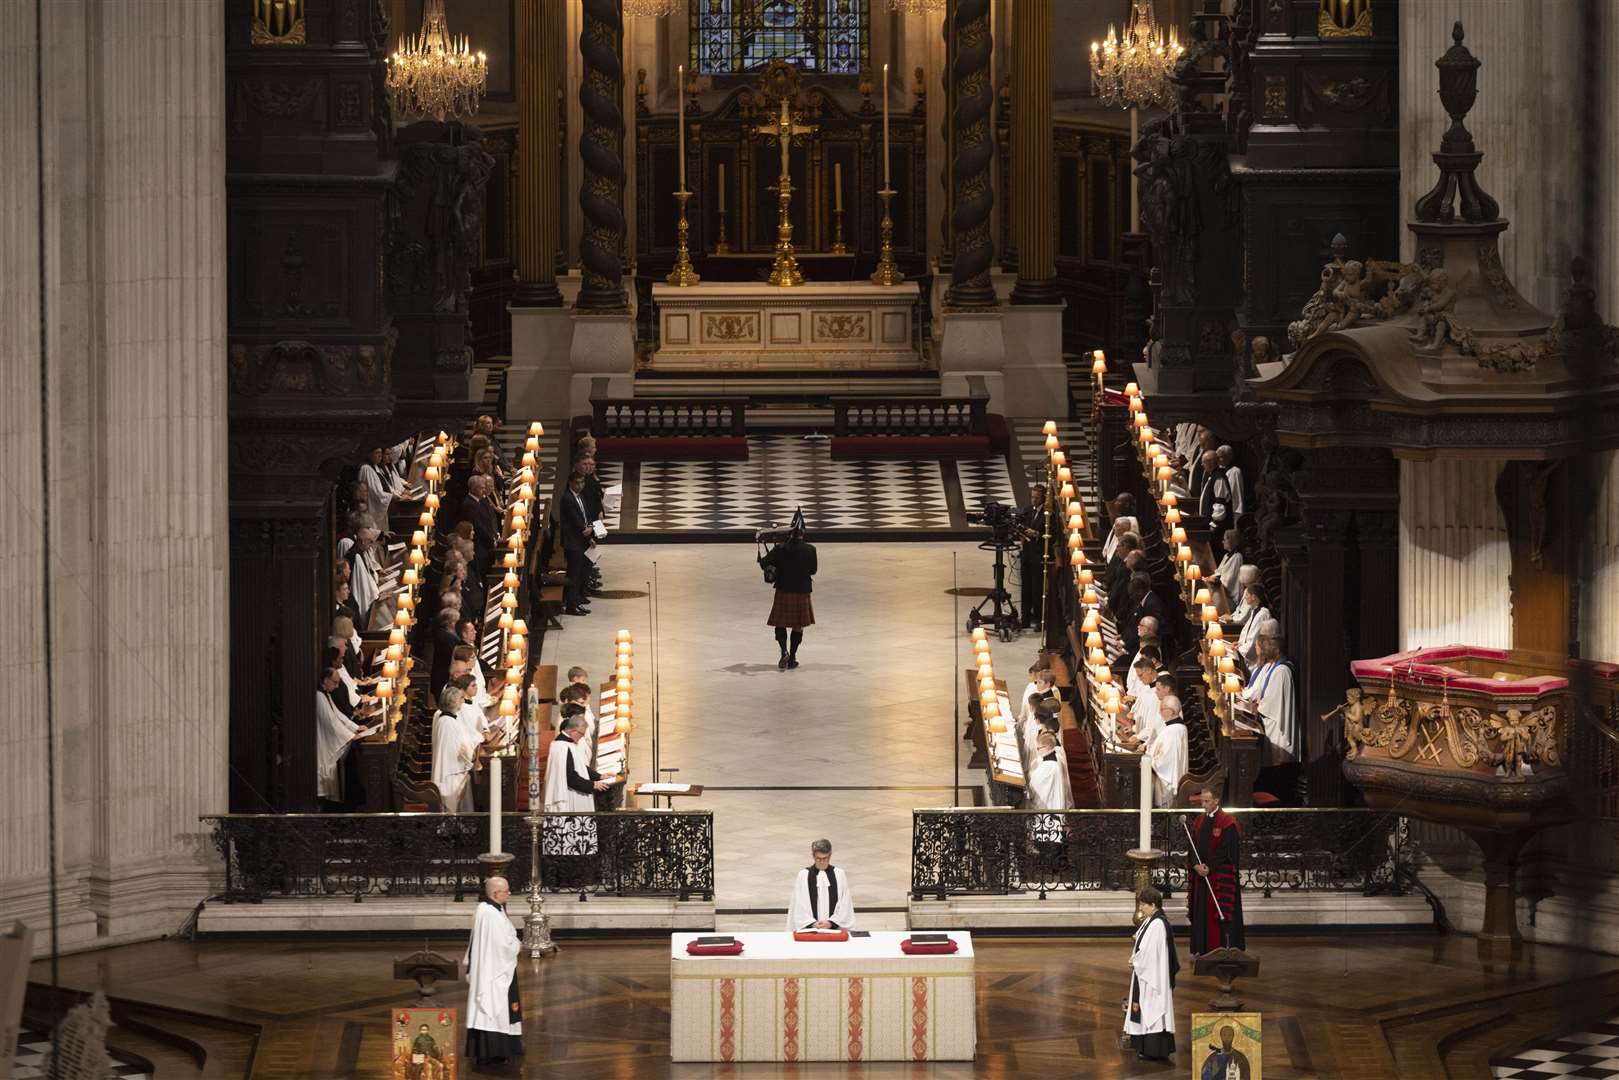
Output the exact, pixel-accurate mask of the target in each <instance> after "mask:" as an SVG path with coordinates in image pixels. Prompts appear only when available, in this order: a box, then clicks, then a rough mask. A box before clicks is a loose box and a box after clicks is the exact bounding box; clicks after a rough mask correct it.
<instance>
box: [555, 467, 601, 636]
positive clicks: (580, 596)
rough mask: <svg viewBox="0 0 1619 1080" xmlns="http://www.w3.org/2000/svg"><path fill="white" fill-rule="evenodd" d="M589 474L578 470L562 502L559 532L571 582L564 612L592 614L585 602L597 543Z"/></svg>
mask: <svg viewBox="0 0 1619 1080" xmlns="http://www.w3.org/2000/svg"><path fill="white" fill-rule="evenodd" d="M584 490H585V476H584V474H583V473H581V472H578V471H575V472H573V473H572V474H571V475H569V477H568V490H567V491H566V492H564V493H563V495H562V499H561V503H562V505H561V506H560V507H559V508H558V510H557V521H558V526H557V532H558V533H559V534H560V540H561V543H562V554H563V555H564V556H566V557H567V560H568V584H567V587H566V588H564V589H563V591H562V613H563V614H564V615H589V614H590V609H589V608H588V607H586V606H585V590H586V589H587V588H589V585H590V558H589V556H588V555H586V552H588V551H589V550H590V549H591V548H592V547H594V546H595V544H596V537H595V535H594V534H593V533H592V532H591V529H590V521H591V518H590V513H589V511H588V510H587V509H586V507H585V497H584Z"/></svg>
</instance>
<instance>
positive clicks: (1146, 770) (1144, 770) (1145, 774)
mask: <svg viewBox="0 0 1619 1080" xmlns="http://www.w3.org/2000/svg"><path fill="white" fill-rule="evenodd" d="M1139 832H1140V837H1139V842H1138V843H1137V844H1136V847H1137V848H1139V849H1140V850H1142V851H1151V850H1152V759H1151V758H1149V757H1148V756H1147V755H1146V754H1142V755H1141V828H1140V830H1139Z"/></svg>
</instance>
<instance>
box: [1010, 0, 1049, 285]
mask: <svg viewBox="0 0 1619 1080" xmlns="http://www.w3.org/2000/svg"><path fill="white" fill-rule="evenodd" d="M1051 172H1052V147H1051V0H1019V2H1018V3H1017V5H1015V6H1014V7H1013V9H1012V184H1013V195H1012V235H1013V238H1014V240H1015V242H1016V244H1017V253H1018V262H1017V284H1016V285H1015V286H1013V288H1012V303H1014V304H1054V303H1056V302H1057V301H1058V299H1059V298H1060V297H1059V294H1058V292H1057V229H1056V225H1055V224H1053V222H1052V208H1053V207H1054V206H1055V205H1056V204H1055V201H1054V200H1053V199H1052V197H1051V183H1052V179H1051Z"/></svg>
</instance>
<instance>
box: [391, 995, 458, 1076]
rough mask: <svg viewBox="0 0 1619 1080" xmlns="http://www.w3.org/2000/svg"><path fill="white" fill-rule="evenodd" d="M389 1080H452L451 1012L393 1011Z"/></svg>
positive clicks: (454, 1057) (453, 1056)
mask: <svg viewBox="0 0 1619 1080" xmlns="http://www.w3.org/2000/svg"><path fill="white" fill-rule="evenodd" d="M391 1026H392V1029H393V1030H392V1034H393V1042H392V1051H391V1054H392V1057H391V1060H390V1062H389V1066H388V1076H389V1078H390V1080H455V1078H456V1076H458V1075H459V1074H458V1073H457V1072H456V1062H457V1060H458V1059H457V1056H456V1052H455V1046H456V1042H455V1038H456V1033H455V1010H454V1009H395V1010H393V1016H392V1020H391Z"/></svg>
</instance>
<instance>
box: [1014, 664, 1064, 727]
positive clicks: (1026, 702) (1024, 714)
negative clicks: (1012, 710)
mask: <svg viewBox="0 0 1619 1080" xmlns="http://www.w3.org/2000/svg"><path fill="white" fill-rule="evenodd" d="M1056 685H1057V677H1056V675H1054V674H1053V673H1052V671H1051V669H1050V668H1043V667H1034V668H1031V669H1030V670H1029V684H1028V685H1027V686H1025V687H1024V688H1023V696H1022V697H1021V698H1020V699H1018V712H1017V718H1018V719H1019V720H1028V719H1029V718H1030V717H1031V716H1033V715H1034V703H1035V702H1036V701H1037V700H1039V699H1040V698H1043V697H1045V696H1046V695H1047V694H1049V693H1051V692H1052V690H1053V689H1055V688H1056Z"/></svg>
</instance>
